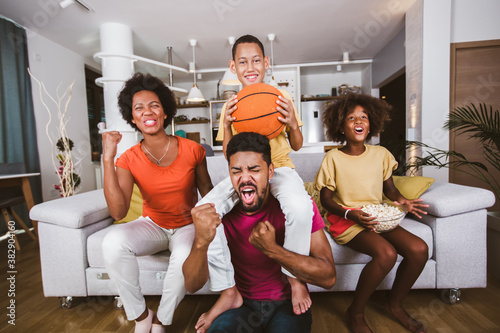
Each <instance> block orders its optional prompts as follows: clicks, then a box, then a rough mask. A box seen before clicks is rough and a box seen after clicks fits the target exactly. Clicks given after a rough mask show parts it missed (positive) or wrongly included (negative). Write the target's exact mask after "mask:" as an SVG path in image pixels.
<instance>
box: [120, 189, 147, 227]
mask: <svg viewBox="0 0 500 333" xmlns="http://www.w3.org/2000/svg"><path fill="white" fill-rule="evenodd" d="M141 215H142V195H141V191H140V190H139V187H137V185H136V184H134V190H133V192H132V198H130V207H129V209H128V212H127V215H126V216H125V217H124V218H122V219H121V220H119V221H115V222H114V223H115V224H118V223H125V222H130V221H134V220H137V219H138V218H139V217H140V216H141Z"/></svg>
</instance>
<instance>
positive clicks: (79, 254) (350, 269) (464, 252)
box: [30, 153, 495, 307]
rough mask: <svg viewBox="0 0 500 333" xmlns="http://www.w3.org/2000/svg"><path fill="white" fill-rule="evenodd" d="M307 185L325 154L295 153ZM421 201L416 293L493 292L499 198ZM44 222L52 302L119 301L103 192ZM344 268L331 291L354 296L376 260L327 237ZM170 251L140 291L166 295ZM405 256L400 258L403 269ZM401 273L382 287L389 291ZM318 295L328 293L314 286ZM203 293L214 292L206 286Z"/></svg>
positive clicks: (34, 213)
mask: <svg viewBox="0 0 500 333" xmlns="http://www.w3.org/2000/svg"><path fill="white" fill-rule="evenodd" d="M291 156H292V159H293V162H294V163H295V165H296V169H297V172H298V173H299V174H300V175H301V177H302V178H303V180H304V181H309V182H311V181H313V180H314V177H315V175H316V172H317V170H318V169H319V166H320V163H321V161H322V159H323V156H324V154H323V153H294V154H292V155H291ZM207 161H208V170H209V173H210V176H211V177H212V182H213V183H214V184H216V183H218V182H219V181H221V180H222V179H223V178H224V177H226V176H228V174H229V173H228V168H227V162H226V160H225V159H224V157H222V156H215V157H208V158H207ZM421 198H422V199H423V200H424V201H425V202H426V203H428V204H429V205H430V207H429V208H428V210H427V211H428V215H426V216H424V217H423V219H422V220H421V221H416V220H414V219H411V218H410V217H406V218H405V219H404V220H403V221H402V223H401V225H402V226H403V227H404V228H406V229H408V230H409V231H411V232H412V233H414V234H416V235H418V236H419V237H421V238H422V239H423V240H425V241H426V242H427V244H428V246H429V260H428V261H427V264H426V266H425V268H424V270H423V272H422V274H421V276H420V277H419V278H418V280H417V281H416V283H415V285H414V287H413V288H420V289H440V290H446V291H451V293H449V294H447V296H446V297H447V300H449V301H450V302H452V303H453V302H455V301H457V300H458V299H459V292H460V290H459V288H484V287H486V208H487V207H490V206H492V205H493V204H494V202H495V198H494V195H493V193H492V192H490V191H487V190H484V189H480V188H475V187H467V186H461V185H456V184H449V183H440V182H435V183H434V184H433V185H432V186H431V187H430V188H429V189H428V190H427V191H426V192H425V193H424V194H423V195H422V196H421ZM30 216H31V218H32V219H33V220H36V221H38V232H39V240H40V260H41V269H42V280H43V289H44V294H45V296H46V297H63V298H62V305H63V306H64V307H69V306H71V297H85V296H95V295H116V292H115V291H114V290H113V289H112V287H111V286H110V283H109V282H110V280H109V277H108V275H107V273H106V269H105V268H104V263H103V259H102V251H101V242H102V239H103V238H104V235H105V234H106V233H107V232H108V231H109V230H110V229H111V228H114V227H116V225H113V224H112V223H113V219H112V218H111V217H110V215H109V212H108V208H107V206H106V201H105V199H104V194H103V191H102V190H95V191H91V192H86V193H81V194H77V195H75V196H72V197H69V198H61V199H56V200H52V201H48V202H44V203H41V204H38V205H36V206H35V207H33V209H32V210H31V212H30ZM327 238H328V239H329V241H330V243H331V247H332V251H333V258H334V260H335V265H336V269H337V282H336V284H335V286H334V287H333V288H332V289H331V291H352V290H354V289H355V287H356V283H357V281H358V276H359V274H360V272H361V270H362V268H363V267H364V265H365V264H366V263H367V262H368V261H369V260H370V257H368V256H366V255H363V254H360V253H357V252H355V251H353V250H351V249H349V248H348V247H345V246H339V245H337V244H336V243H335V242H334V241H333V240H332V238H331V237H330V236H329V235H328V234H327ZM168 255H169V254H168V251H165V252H162V253H158V254H155V255H151V256H144V257H139V258H138V262H139V268H140V281H141V288H142V291H143V293H144V294H145V295H158V294H161V289H162V284H163V278H164V276H165V271H166V269H167V267H168ZM400 260H401V258H399V260H398V263H399V262H400ZM395 272H396V267H395V268H394V269H393V270H392V272H391V273H390V274H389V275H388V276H387V278H386V279H385V280H384V281H383V282H382V284H381V285H380V286H379V288H380V289H389V288H390V287H391V284H392V281H393V279H394V276H395ZM310 290H311V291H313V292H319V291H328V290H325V289H322V288H319V287H316V286H310ZM197 293H201V294H203V293H210V290H209V289H208V287H207V285H205V287H204V288H203V289H201V290H200V291H198V292H197Z"/></svg>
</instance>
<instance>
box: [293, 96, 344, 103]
mask: <svg viewBox="0 0 500 333" xmlns="http://www.w3.org/2000/svg"><path fill="white" fill-rule="evenodd" d="M337 98H340V96H323V97H302V98H301V99H300V101H301V102H308V101H329V100H332V99H337Z"/></svg>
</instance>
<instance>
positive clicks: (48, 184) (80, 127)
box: [28, 32, 96, 201]
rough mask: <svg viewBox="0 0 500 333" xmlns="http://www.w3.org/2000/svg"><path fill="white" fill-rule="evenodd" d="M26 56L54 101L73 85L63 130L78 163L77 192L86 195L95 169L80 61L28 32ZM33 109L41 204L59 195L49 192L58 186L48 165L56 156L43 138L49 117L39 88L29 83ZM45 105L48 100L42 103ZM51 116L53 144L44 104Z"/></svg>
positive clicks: (53, 110)
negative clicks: (71, 145) (55, 185)
mask: <svg viewBox="0 0 500 333" xmlns="http://www.w3.org/2000/svg"><path fill="white" fill-rule="evenodd" d="M28 36H30V37H29V39H28V52H29V62H30V69H31V72H32V73H33V75H34V76H35V77H36V78H37V79H38V80H40V81H41V82H43V83H44V85H45V87H46V89H47V92H48V93H49V94H50V95H52V96H53V97H54V98H56V96H57V91H58V87H59V93H60V94H61V95H62V94H63V93H64V91H65V90H66V88H67V87H68V86H69V85H70V84H71V83H72V82H73V81H75V84H74V86H73V89H72V98H71V101H70V103H69V106H68V119H69V121H68V124H67V125H66V130H67V133H68V137H69V138H70V139H71V140H72V141H73V142H74V144H75V147H74V148H73V151H72V155H73V160H74V161H77V160H80V163H79V164H78V165H76V168H77V171H78V174H79V175H80V177H81V178H82V184H81V185H80V186H79V188H78V189H77V190H78V191H79V192H86V191H90V190H93V189H95V188H96V181H95V171H94V169H95V166H94V165H93V164H92V162H91V158H90V142H89V127H88V112H87V98H86V89H85V72H84V65H85V64H84V59H83V58H82V57H81V56H80V55H78V54H76V53H74V52H72V51H70V50H68V49H66V48H64V47H62V46H60V45H59V44H56V43H54V42H52V41H50V40H48V39H46V38H44V37H42V36H40V35H38V34H34V33H29V32H28ZM32 90H33V104H34V105H33V106H34V110H35V118H36V127H37V139H38V152H39V156H40V168H41V178H42V195H43V200H44V201H47V200H51V199H55V198H59V192H58V191H57V190H55V189H54V188H53V184H58V182H59V181H58V177H57V175H56V174H55V169H54V167H53V164H52V157H54V156H55V155H56V153H57V149H56V148H55V142H54V146H51V144H50V142H49V140H48V138H47V134H46V125H47V123H48V121H49V115H48V112H47V111H46V109H45V108H44V107H43V104H42V102H41V99H40V90H39V86H38V84H37V83H36V81H34V80H33V79H32ZM46 100H47V101H48V99H46ZM47 105H49V107H50V108H51V112H52V125H51V126H50V131H51V132H52V133H54V137H56V139H55V140H56V141H57V139H58V138H59V136H56V134H55V133H56V130H57V127H56V125H55V121H56V120H57V115H56V112H57V111H56V108H55V106H54V104H53V103H52V102H47Z"/></svg>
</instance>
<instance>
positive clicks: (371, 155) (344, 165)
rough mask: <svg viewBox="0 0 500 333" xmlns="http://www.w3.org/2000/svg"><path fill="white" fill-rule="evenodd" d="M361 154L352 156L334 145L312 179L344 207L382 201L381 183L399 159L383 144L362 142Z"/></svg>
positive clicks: (318, 187) (389, 175)
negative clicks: (331, 193)
mask: <svg viewBox="0 0 500 333" xmlns="http://www.w3.org/2000/svg"><path fill="white" fill-rule="evenodd" d="M365 147H366V149H365V151H364V153H363V154H361V155H358V156H351V155H347V154H344V153H343V152H341V151H340V150H338V149H337V148H335V149H332V150H330V151H329V152H328V153H326V154H325V157H324V158H323V162H321V167H320V169H319V171H318V174H317V175H316V179H315V181H314V183H315V187H316V189H317V190H318V191H321V189H322V188H323V187H326V188H328V189H329V190H331V191H332V192H333V200H334V201H335V202H336V203H338V204H339V205H341V206H343V207H350V208H359V207H362V206H363V205H369V204H380V203H381V202H382V194H383V182H384V181H385V180H387V179H389V177H391V175H392V171H393V170H396V168H397V166H398V162H396V160H395V159H394V156H392V154H391V153H390V152H389V151H388V150H387V149H385V148H384V147H382V146H369V145H365Z"/></svg>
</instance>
